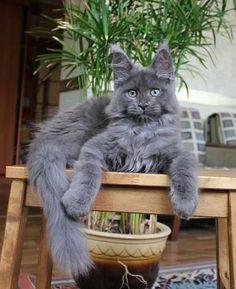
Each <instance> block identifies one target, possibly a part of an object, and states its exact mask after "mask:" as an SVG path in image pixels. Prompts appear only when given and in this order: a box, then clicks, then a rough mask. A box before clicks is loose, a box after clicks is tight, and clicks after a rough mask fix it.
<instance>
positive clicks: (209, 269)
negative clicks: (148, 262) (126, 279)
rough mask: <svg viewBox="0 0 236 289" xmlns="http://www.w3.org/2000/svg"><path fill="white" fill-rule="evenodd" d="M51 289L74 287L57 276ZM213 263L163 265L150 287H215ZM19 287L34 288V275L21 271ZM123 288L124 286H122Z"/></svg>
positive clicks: (163, 288)
mask: <svg viewBox="0 0 236 289" xmlns="http://www.w3.org/2000/svg"><path fill="white" fill-rule="evenodd" d="M51 288H52V289H76V288H78V287H76V286H75V284H74V282H73V280H71V279H67V278H58V279H54V280H53V281H52V287H51ZM216 288H217V279H216V266H215V264H212V263H210V264H208V263H207V264H206V263H205V264H199V265H189V266H175V267H165V268H163V269H160V273H159V277H158V278H157V281H156V283H155V285H154V286H153V287H152V289H216ZM19 289H35V277H34V276H31V275H29V274H27V273H21V275H20V278H19ZM124 289H125V288H124Z"/></svg>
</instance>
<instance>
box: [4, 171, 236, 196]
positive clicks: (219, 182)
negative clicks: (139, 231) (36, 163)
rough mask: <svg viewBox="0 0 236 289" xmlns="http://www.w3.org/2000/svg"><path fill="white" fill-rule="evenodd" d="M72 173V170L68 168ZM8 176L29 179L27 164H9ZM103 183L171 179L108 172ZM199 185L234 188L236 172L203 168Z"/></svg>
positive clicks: (151, 183)
mask: <svg viewBox="0 0 236 289" xmlns="http://www.w3.org/2000/svg"><path fill="white" fill-rule="evenodd" d="M67 172H68V174H72V173H73V171H72V170H67ZM6 177H7V178H15V179H27V178H28V172H27V168H26V167H25V166H7V167H6ZM103 184H109V185H112V184H113V185H116V184H119V185H129V186H148V187H168V186H169V185H170V180H169V177H168V176H167V175H163V174H143V173H117V172H106V173H104V174H103ZM199 186H200V188H202V189H214V190H234V189H235V188H236V172H232V171H225V170H202V171H200V173H199Z"/></svg>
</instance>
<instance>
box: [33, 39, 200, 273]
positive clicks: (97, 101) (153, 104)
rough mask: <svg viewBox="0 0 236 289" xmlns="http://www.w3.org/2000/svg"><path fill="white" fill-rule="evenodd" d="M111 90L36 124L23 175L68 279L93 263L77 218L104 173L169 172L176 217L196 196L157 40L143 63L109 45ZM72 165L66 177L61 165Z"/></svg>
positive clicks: (169, 71)
mask: <svg viewBox="0 0 236 289" xmlns="http://www.w3.org/2000/svg"><path fill="white" fill-rule="evenodd" d="M112 54H113V60H112V69H113V74H114V85H115V91H114V94H113V96H112V97H111V98H108V97H101V98H94V99H90V100H86V101H85V102H84V103H81V104H79V105H77V106H75V107H73V108H71V109H69V110H66V111H64V112H59V113H58V114H57V115H56V116H55V117H54V118H52V119H51V120H49V121H47V122H45V123H44V124H42V125H41V127H40V130H39V132H38V133H37V134H36V136H35V139H34V141H33V142H32V144H31V146H30V152H29V156H28V168H29V178H30V182H31V184H32V185H33V186H35V188H36V191H37V193H38V195H39V197H40V199H41V201H42V204H43V207H44V214H45V216H46V219H47V233H48V241H49V245H50V250H51V254H52V257H53V259H54V261H55V262H56V263H58V264H59V265H60V267H61V268H62V270H63V271H64V272H66V273H69V274H71V275H73V276H77V275H78V274H79V273H80V274H86V273H87V272H88V270H89V269H90V268H91V266H92V262H91V260H90V256H89V254H88V251H87V247H86V240H85V237H84V234H83V230H82V229H81V225H80V224H79V223H78V221H77V220H78V218H79V217H80V216H83V215H86V214H87V213H88V212H89V210H90V209H91V206H92V204H93V201H94V199H95V197H96V194H97V192H98V191H99V188H100V185H101V177H102V172H103V171H120V172H121V171H122V172H124V171H125V172H143V173H158V172H162V173H167V174H168V175H169V176H170V178H171V190H170V199H171V203H172V206H173V208H174V210H175V212H176V213H177V214H178V215H179V216H190V215H191V214H192V213H193V211H194V209H195V208H196V205H197V201H198V184H197V164H196V160H195V157H194V156H193V155H192V154H191V153H189V152H187V151H185V149H184V147H183V144H182V141H181V137H180V129H179V106H178V103H177V100H176V96H175V81H174V70H173V64H172V59H171V56H170V53H169V50H168V46H167V45H166V44H163V45H162V46H161V47H160V48H159V51H158V52H157V54H156V55H155V57H154V59H153V63H152V65H151V66H149V67H145V68H143V67H138V66H136V65H134V64H133V63H132V62H131V60H130V59H129V57H128V56H127V55H126V54H125V53H124V52H123V51H122V50H121V49H120V48H119V47H116V46H115V47H113V49H112ZM68 165H70V166H72V167H73V168H74V170H75V173H74V176H73V178H72V179H71V180H69V179H68V176H67V175H66V173H65V168H66V166H68Z"/></svg>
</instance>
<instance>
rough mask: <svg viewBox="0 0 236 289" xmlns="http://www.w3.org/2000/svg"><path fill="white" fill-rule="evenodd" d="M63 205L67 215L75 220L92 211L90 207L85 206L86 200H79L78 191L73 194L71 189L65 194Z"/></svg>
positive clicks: (62, 200)
mask: <svg viewBox="0 0 236 289" xmlns="http://www.w3.org/2000/svg"><path fill="white" fill-rule="evenodd" d="M61 203H62V205H63V207H64V208H65V210H66V213H67V214H68V215H69V216H70V217H72V218H73V219H75V220H77V219H79V218H80V217H82V216H85V215H87V214H88V213H89V211H90V207H89V206H88V205H86V204H85V202H84V200H81V199H80V198H79V194H78V191H76V192H72V190H71V189H69V190H68V191H67V192H66V193H65V194H64V196H63V197H62V199H61Z"/></svg>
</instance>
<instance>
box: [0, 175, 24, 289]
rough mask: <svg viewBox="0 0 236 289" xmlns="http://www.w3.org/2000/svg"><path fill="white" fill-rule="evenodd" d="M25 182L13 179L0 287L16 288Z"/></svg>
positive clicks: (20, 250) (21, 238) (3, 247)
mask: <svg viewBox="0 0 236 289" xmlns="http://www.w3.org/2000/svg"><path fill="white" fill-rule="evenodd" d="M24 191H25V184H24V182H22V181H18V180H17V181H13V182H12V186H11V193H10V199H9V204H8V212H7V220H6V227H5V234H4V238H3V246H2V252H1V259H0V288H1V289H3V288H4V289H15V288H17V282H18V276H19V270H20V262H21V257H22V250H23V237H24V228H25V223H26V217H27V208H25V207H24V199H25V196H24V195H25V194H24Z"/></svg>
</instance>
